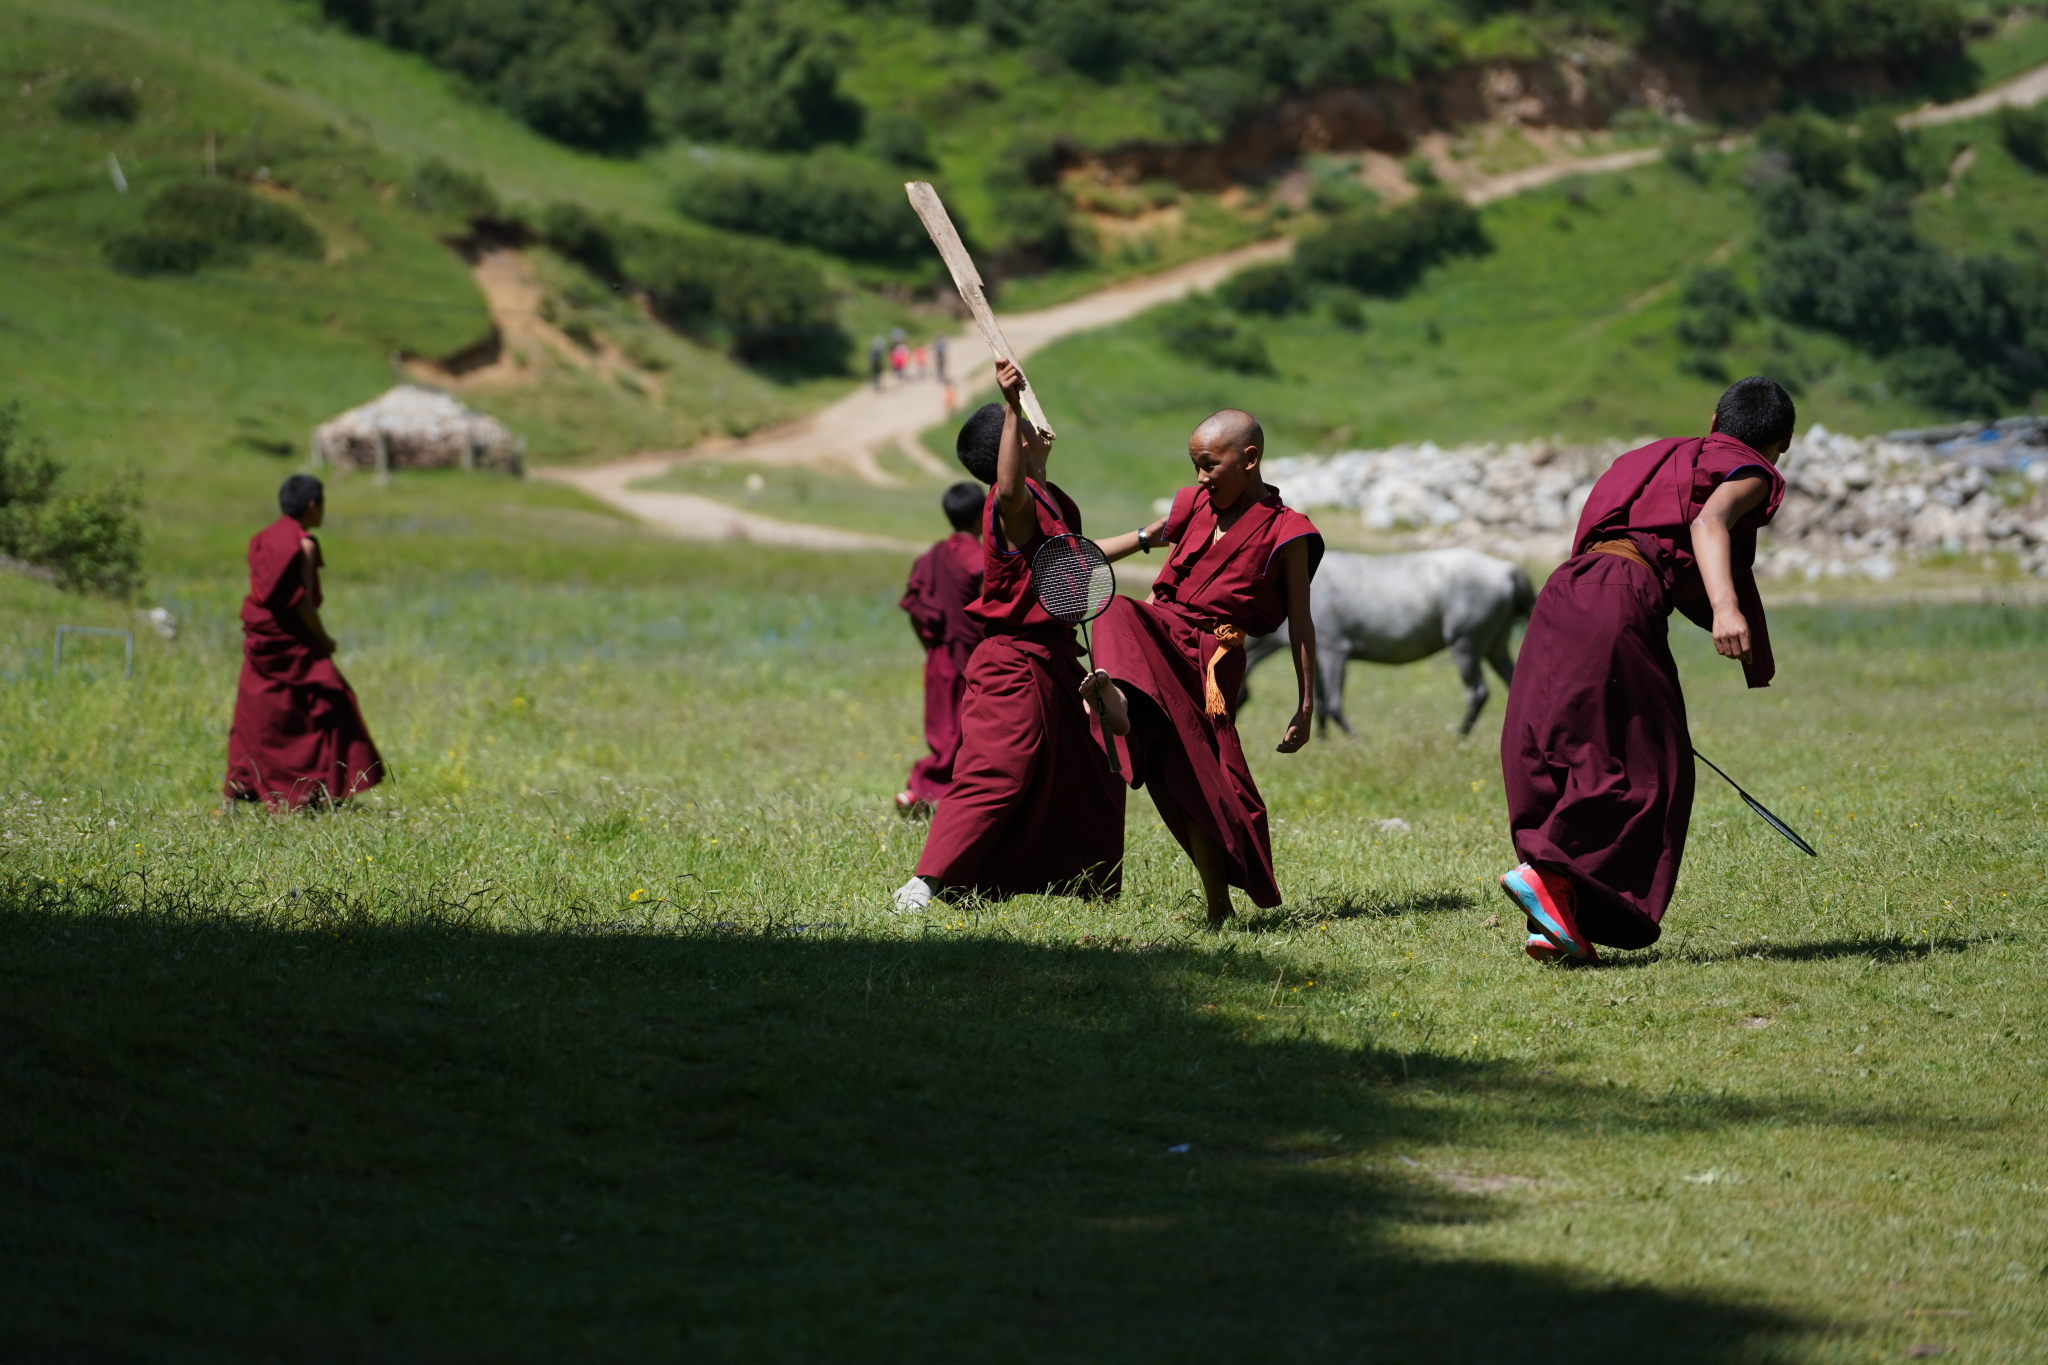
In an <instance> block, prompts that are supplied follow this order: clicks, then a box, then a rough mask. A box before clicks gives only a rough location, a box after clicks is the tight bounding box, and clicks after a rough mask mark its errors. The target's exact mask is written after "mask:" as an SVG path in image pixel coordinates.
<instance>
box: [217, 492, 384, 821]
mask: <svg viewBox="0 0 2048 1365" xmlns="http://www.w3.org/2000/svg"><path fill="white" fill-rule="evenodd" d="M277 504H278V508H279V510H280V511H282V512H283V514H284V515H282V516H280V517H279V518H278V519H277V520H276V521H274V522H272V523H271V524H270V525H269V526H266V527H265V528H264V529H263V530H261V531H259V532H257V533H256V535H255V536H254V537H253V538H251V539H250V541H249V595H248V597H246V598H245V599H243V601H242V681H241V685H240V687H239V688H238V689H237V690H236V693H235V719H234V724H233V725H232V726H231V727H229V730H228V776H227V783H226V787H225V789H224V797H225V801H224V804H223V809H225V808H227V806H228V805H231V804H232V803H234V802H236V801H261V802H263V803H264V804H265V805H266V806H269V807H270V808H271V809H272V810H297V809H298V808H299V807H301V806H305V805H308V804H312V805H332V804H335V803H338V802H341V801H346V800H347V799H348V798H349V797H351V796H354V795H355V794H356V793H357V792H359V791H363V790H366V789H367V788H370V787H374V786H376V785H377V783H378V782H379V781H381V780H382V778H383V775H384V760H383V759H381V758H379V757H378V755H377V746H376V745H374V744H372V743H371V742H370V730H369V727H368V726H366V725H364V724H363V713H362V711H361V710H360V709H359V708H358V707H357V706H356V694H355V693H354V692H353V691H352V690H350V688H349V685H348V680H347V679H345V678H343V677H342V676H341V670H340V669H338V668H336V667H335V666H334V651H335V649H336V648H337V646H336V645H335V643H334V637H333V636H331V635H329V634H328V633H327V627H326V626H325V625H323V624H322V623H321V621H320V601H321V594H320V566H321V563H322V560H321V558H320V542H319V541H317V540H315V539H314V538H313V535H312V532H313V530H314V529H315V528H316V527H318V526H319V525H320V523H321V522H322V521H324V520H325V519H326V513H327V501H326V490H325V489H323V488H322V487H321V484H320V480H318V479H316V478H314V477H313V476H312V475H310V474H294V475H292V476H291V477H290V478H289V479H286V480H285V481H284V487H283V488H281V489H279V490H278V494H277Z"/></svg>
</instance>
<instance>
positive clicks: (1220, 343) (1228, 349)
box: [1153, 295, 1273, 374]
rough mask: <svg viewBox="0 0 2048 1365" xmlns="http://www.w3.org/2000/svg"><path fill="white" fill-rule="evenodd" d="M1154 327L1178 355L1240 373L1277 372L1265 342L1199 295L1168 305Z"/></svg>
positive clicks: (1157, 318)
mask: <svg viewBox="0 0 2048 1365" xmlns="http://www.w3.org/2000/svg"><path fill="white" fill-rule="evenodd" d="M1153 326H1154V327H1155V328H1157V330H1158V332H1159V339H1160V340H1161V341H1164V342H1165V343H1166V347H1167V349H1168V350H1170V351H1173V352H1174V353H1175V354H1177V355H1184V356H1186V357H1187V358H1188V359H1190V360H1195V361H1200V362H1201V363H1202V364H1204V365H1208V366H1211V367H1213V368H1215V369H1219V370H1231V371H1234V372H1235V373H1237V374H1271V373H1273V361H1272V358H1271V357H1270V356H1268V355H1267V354H1266V342H1265V339H1264V338H1263V337H1260V336H1259V335H1258V334H1257V333H1254V332H1247V331H1244V330H1243V329H1242V328H1240V327H1239V326H1238V325H1237V323H1236V322H1235V321H1233V320H1232V318H1231V316H1230V314H1228V313H1226V312H1225V311H1224V310H1223V309H1222V308H1221V307H1219V306H1218V305H1217V303H1216V301H1215V300H1214V299H1211V298H1207V297H1204V296H1201V295H1196V296H1195V297H1193V298H1186V299H1182V300H1181V301H1180V302H1179V303H1173V304H1168V305H1167V306H1166V307H1164V308H1162V309H1160V310H1159V312H1158V313H1157V314H1156V315H1155V318H1154V322H1153Z"/></svg>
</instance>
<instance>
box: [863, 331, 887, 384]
mask: <svg viewBox="0 0 2048 1365" xmlns="http://www.w3.org/2000/svg"><path fill="white" fill-rule="evenodd" d="M887 355H888V343H887V342H886V341H884V340H883V339H882V336H881V334H880V333H876V335H875V339H874V340H873V341H870V342H869V343H868V383H870V384H872V385H874V386H875V391H876V392H878V393H879V392H880V391H881V388H882V366H883V364H884V361H885V358H886V357H887Z"/></svg>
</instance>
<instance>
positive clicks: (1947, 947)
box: [1600, 934, 1984, 969]
mask: <svg viewBox="0 0 2048 1365" xmlns="http://www.w3.org/2000/svg"><path fill="white" fill-rule="evenodd" d="M1982 942H1984V940H1983V939H1981V938H1953V937H1950V938H1906V937H1904V936H1903V935H1899V934H1884V935H1877V934H1870V935H1864V936H1860V937H1857V938H1834V939H1823V940H1821V941H1819V942H1816V943H1769V942H1758V943H1731V944H1728V945H1727V946H1726V947H1722V948H1703V947H1694V946H1691V945H1687V944H1672V945H1667V946H1659V947H1656V948H1650V949H1646V950H1645V951H1643V952H1639V953H1631V954H1629V955H1628V956H1625V957H1610V958H1605V959H1603V960H1602V961H1601V964H1600V965H1601V968H1602V969H1613V968H1628V967H1647V966H1649V965H1650V964H1651V963H1653V962H1661V961H1664V960H1666V959H1669V960H1670V961H1673V962H1687V963H1695V964H1706V963H1715V962H1740V961H1743V960H1744V959H1750V960H1752V961H1756V962H1831V961H1834V960H1835V959H1837V958H1849V957H1861V958H1868V959H1869V960H1870V961H1872V962H1878V963H1894V962H1918V961H1921V960H1922V959H1925V958H1929V957H1933V956H1935V955H1937V954H1940V953H1961V952H1967V951H1968V950H1969V949H1971V948H1974V947H1976V946H1977V945H1978V944H1980V943H1982Z"/></svg>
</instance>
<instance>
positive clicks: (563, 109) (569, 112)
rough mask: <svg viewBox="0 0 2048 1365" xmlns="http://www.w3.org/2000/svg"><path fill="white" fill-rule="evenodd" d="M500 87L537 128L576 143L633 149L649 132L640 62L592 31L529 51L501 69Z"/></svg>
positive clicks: (603, 148) (506, 100) (502, 96)
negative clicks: (588, 33)
mask: <svg viewBox="0 0 2048 1365" xmlns="http://www.w3.org/2000/svg"><path fill="white" fill-rule="evenodd" d="M496 91H497V94H498V97H499V99H501V100H502V101H503V102H504V103H505V105H506V106H507V107H508V108H509V109H511V111H512V112H513V113H514V114H516V115H518V116H519V117H520V118H521V119H523V120H524V121H525V122H526V123H527V124H529V125H530V126H531V127H532V128H533V129H534V130H535V131H537V132H540V133H544V134H546V135H547V136H549V137H552V138H556V139H558V140H560V141H562V142H566V143H568V144H570V145H571V146H574V147H588V148H590V149H591V150H593V151H609V152H619V151H629V150H631V149H632V148H634V147H636V146H639V145H640V144H641V143H643V142H645V141H646V140H647V137H648V134H649V132H650V120H649V118H648V114H647V87H646V78H645V76H644V75H643V74H642V71H641V66H640V63H639V62H637V61H635V60H634V59H633V58H632V56H631V55H630V54H627V53H624V52H621V51H619V50H617V49H616V48H614V47H612V46H610V45H608V44H607V43H605V42H604V41H603V39H602V38H599V37H598V36H596V35H594V34H593V35H590V36H589V37H587V38H585V39H584V40H582V41H578V42H571V43H567V44H564V45H561V46H552V45H550V46H543V47H536V48H534V49H532V50H530V51H528V52H527V53H526V54H524V55H523V56H522V57H520V58H519V60H517V61H515V62H513V63H511V64H510V65H509V66H507V67H506V68H505V69H504V71H502V72H501V73H500V74H499V76H498V79H497V81H496Z"/></svg>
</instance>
